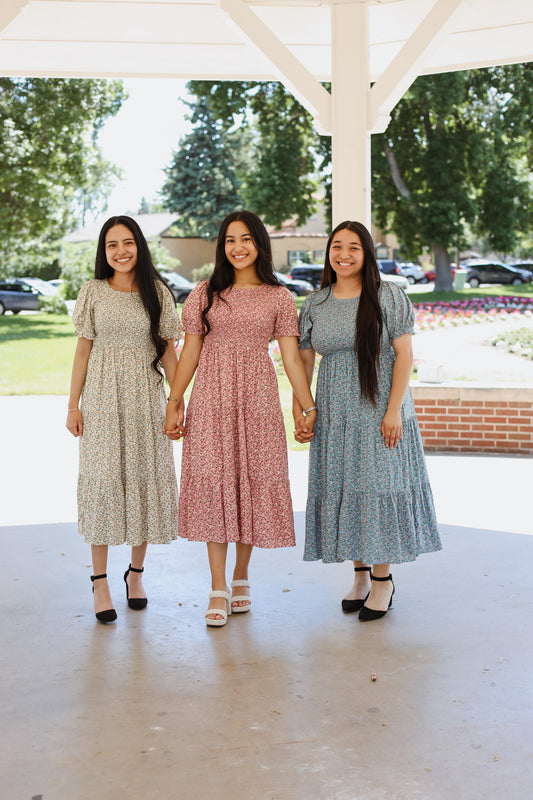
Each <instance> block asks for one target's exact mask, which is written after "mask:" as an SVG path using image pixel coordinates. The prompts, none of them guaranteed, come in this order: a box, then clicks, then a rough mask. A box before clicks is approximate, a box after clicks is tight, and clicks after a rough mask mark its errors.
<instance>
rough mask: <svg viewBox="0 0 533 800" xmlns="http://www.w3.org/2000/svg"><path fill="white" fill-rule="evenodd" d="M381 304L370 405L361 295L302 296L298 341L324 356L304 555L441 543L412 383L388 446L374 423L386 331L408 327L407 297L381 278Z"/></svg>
mask: <svg viewBox="0 0 533 800" xmlns="http://www.w3.org/2000/svg"><path fill="white" fill-rule="evenodd" d="M379 302H380V305H381V310H382V313H383V334H382V340H381V354H380V358H379V362H378V395H377V401H376V405H375V406H374V405H372V403H371V402H370V400H367V399H366V398H363V397H361V391H360V386H359V370H358V364H357V354H356V353H355V350H354V341H355V321H356V314H357V308H358V303H359V298H358V297H354V298H351V299H348V300H341V299H338V298H336V297H335V296H334V295H333V292H332V290H331V289H330V288H326V289H321V290H320V291H318V292H315V293H313V294H311V295H309V296H308V297H307V298H306V300H305V301H304V303H303V305H302V308H301V311H300V319H299V328H300V341H299V347H300V350H305V349H307V348H309V347H312V348H313V349H314V350H315V351H316V352H317V353H319V354H320V355H321V356H322V359H321V361H320V367H319V370H318V381H317V390H316V403H317V406H318V418H317V422H316V426H315V436H314V438H313V440H312V442H311V449H310V460H309V491H308V499H307V511H306V531H305V549H304V560H306V561H314V560H318V559H321V560H322V561H324V562H339V561H345V560H350V561H363V562H364V563H367V564H388V563H399V562H403V561H413V560H414V559H416V557H417V556H419V555H420V554H421V553H428V552H432V551H435V550H440V549H441V542H440V538H439V532H438V528H437V521H436V517H435V509H434V506H433V496H432V493H431V487H430V485H429V479H428V474H427V469H426V463H425V459H424V451H423V446H422V439H421V436H420V430H419V427H418V422H417V419H416V416H415V408H414V403H413V399H412V396H411V392H410V391H409V390H408V391H407V394H406V396H405V399H404V402H403V405H402V425H403V433H402V438H401V440H400V442H399V444H398V445H397V446H396V447H395V448H393V449H392V450H391V449H389V448H387V447H386V446H385V444H384V440H383V437H382V435H381V422H382V420H383V417H384V415H385V412H386V409H387V404H388V400H389V394H390V388H391V381H392V370H393V366H394V361H395V355H394V350H393V348H392V340H393V339H395V338H397V337H399V336H402V335H404V334H406V333H413V324H414V313H413V308H412V306H411V303H410V301H409V298H408V297H407V295H406V294H405V292H404V291H403V290H402V289H400V288H399V287H398V286H396V285H395V284H393V283H391V282H388V281H382V284H381V287H380V289H379Z"/></svg>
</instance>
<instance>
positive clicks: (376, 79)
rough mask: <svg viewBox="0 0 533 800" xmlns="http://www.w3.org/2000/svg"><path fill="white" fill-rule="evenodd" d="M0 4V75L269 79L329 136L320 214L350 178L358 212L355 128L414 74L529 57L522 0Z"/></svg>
mask: <svg viewBox="0 0 533 800" xmlns="http://www.w3.org/2000/svg"><path fill="white" fill-rule="evenodd" d="M0 2H1V4H0V74H2V75H5V76H42V77H61V76H65V77H67V76H68V77H109V78H111V77H174V78H186V79H193V78H194V79H207V80H281V81H282V82H283V83H284V84H285V85H286V86H287V87H288V88H289V89H290V90H291V91H293V93H294V94H295V95H296V96H297V97H298V98H299V99H300V100H301V102H302V103H303V104H304V106H305V107H306V108H307V109H308V110H309V111H310V112H311V113H312V114H313V117H314V119H315V122H316V124H317V127H318V128H319V129H320V130H322V131H323V132H327V133H331V135H332V139H333V177H334V189H333V205H334V216H337V214H339V215H340V216H342V215H343V212H344V211H345V210H346V211H347V210H348V206H349V205H350V208H351V209H353V205H354V200H353V194H354V192H353V187H354V185H356V186H360V187H361V190H360V197H359V199H358V200H357V202H356V203H355V205H356V207H357V209H356V210H357V213H358V217H359V219H367V220H368V218H369V199H368V195H369V193H368V191H367V189H366V188H364V187H367V186H368V180H369V156H368V142H369V135H370V133H371V132H376V131H382V130H385V128H386V126H387V124H388V119H389V114H390V111H391V109H392V108H393V107H394V105H395V104H396V103H397V102H398V100H399V99H400V98H401V97H402V95H403V94H404V92H405V91H406V89H407V88H408V87H409V85H410V84H411V83H412V82H413V80H415V78H416V77H417V76H418V75H421V74H430V73H436V72H448V71H451V70H459V69H467V68H472V67H482V66H491V65H496V64H511V63H519V62H522V61H531V60H533V0H505V2H502V0H355V1H353V2H350V0H336V1H335V0H330V1H328V0H321V1H319V0H211V2H210V1H209V0H197V1H196V2H194V0H0ZM321 81H331V84H332V91H331V95H330V94H329V93H328V92H326V90H325V89H324V88H323V87H322V86H321V84H320V82H321ZM372 84H373V85H372ZM341 164H342V169H340V165H341ZM336 210H337V213H336Z"/></svg>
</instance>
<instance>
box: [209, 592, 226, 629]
mask: <svg viewBox="0 0 533 800" xmlns="http://www.w3.org/2000/svg"><path fill="white" fill-rule="evenodd" d="M212 597H222V598H223V599H224V600H225V601H226V608H208V609H207V611H206V612H205V623H206V625H211V626H212V627H214V628H221V627H222V625H225V624H226V622H227V621H228V617H229V615H230V614H231V595H230V593H229V592H223V591H222V590H221V589H217V590H215V591H214V592H210V593H209V599H210V600H211V598H212ZM210 614H218V615H219V616H221V617H222V619H213V618H212V617H210V616H209V615H210Z"/></svg>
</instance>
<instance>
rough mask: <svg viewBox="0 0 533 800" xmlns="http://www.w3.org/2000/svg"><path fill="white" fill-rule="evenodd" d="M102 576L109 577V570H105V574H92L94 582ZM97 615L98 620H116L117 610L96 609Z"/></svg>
mask: <svg viewBox="0 0 533 800" xmlns="http://www.w3.org/2000/svg"><path fill="white" fill-rule="evenodd" d="M100 578H107V572H104V574H103V575H91V581H92V583H94V582H95V581H98V580H100ZM93 594H94V586H93ZM95 615H96V619H97V620H98V622H114V621H115V620H116V618H117V612H116V611H115V609H114V608H108V609H106V610H105V611H96V612H95Z"/></svg>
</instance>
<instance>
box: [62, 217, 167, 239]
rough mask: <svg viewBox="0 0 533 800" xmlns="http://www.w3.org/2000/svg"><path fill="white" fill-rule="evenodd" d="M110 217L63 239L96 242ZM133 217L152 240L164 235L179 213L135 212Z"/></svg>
mask: <svg viewBox="0 0 533 800" xmlns="http://www.w3.org/2000/svg"><path fill="white" fill-rule="evenodd" d="M106 219H108V217H107V216H105V217H102V218H101V219H98V220H96V222H93V223H91V224H90V225H85V226H84V227H83V228H80V229H79V230H77V231H73V232H72V233H69V234H67V235H66V236H65V237H64V239H63V241H65V242H75V243H76V242H95V241H96V240H97V239H98V236H99V234H100V230H101V228H102V225H103V224H104V222H105V221H106ZM132 219H134V220H135V222H136V223H137V224H138V225H139V227H140V229H141V230H142V232H143V233H144V235H145V237H146V239H147V241H149V242H151V241H152V239H156V238H158V237H159V236H162V234H163V233H165V231H167V230H168V229H169V228H170V226H171V225H173V224H174V223H175V222H177V220H178V215H177V214H168V213H162V214H133V215H132Z"/></svg>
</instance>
